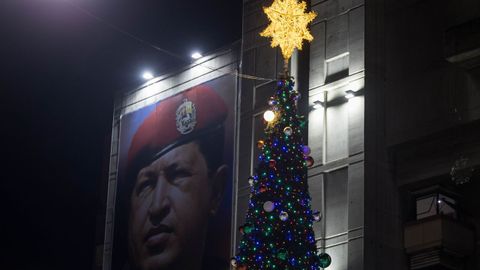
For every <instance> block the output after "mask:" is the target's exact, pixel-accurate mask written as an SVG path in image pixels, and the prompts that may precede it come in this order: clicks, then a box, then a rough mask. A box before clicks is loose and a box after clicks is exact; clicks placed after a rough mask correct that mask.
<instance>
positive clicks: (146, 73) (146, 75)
mask: <svg viewBox="0 0 480 270" xmlns="http://www.w3.org/2000/svg"><path fill="white" fill-rule="evenodd" d="M142 78H144V79H145V80H151V79H153V74H152V72H150V71H144V72H143V74H142Z"/></svg>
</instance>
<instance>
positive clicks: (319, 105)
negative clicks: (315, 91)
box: [313, 100, 323, 110]
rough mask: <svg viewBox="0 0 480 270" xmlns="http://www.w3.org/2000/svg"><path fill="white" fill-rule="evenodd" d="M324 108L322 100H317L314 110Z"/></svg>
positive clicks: (314, 103)
mask: <svg viewBox="0 0 480 270" xmlns="http://www.w3.org/2000/svg"><path fill="white" fill-rule="evenodd" d="M322 107H323V103H322V102H321V101H320V100H316V101H314V102H313V108H314V109H315V110H317V109H320V108H322Z"/></svg>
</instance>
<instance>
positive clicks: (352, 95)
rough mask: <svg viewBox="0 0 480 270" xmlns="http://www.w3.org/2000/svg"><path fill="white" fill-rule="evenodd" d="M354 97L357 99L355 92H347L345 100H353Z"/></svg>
mask: <svg viewBox="0 0 480 270" xmlns="http://www.w3.org/2000/svg"><path fill="white" fill-rule="evenodd" d="M353 97H355V92H353V91H352V90H347V91H345V98H346V99H351V98H353Z"/></svg>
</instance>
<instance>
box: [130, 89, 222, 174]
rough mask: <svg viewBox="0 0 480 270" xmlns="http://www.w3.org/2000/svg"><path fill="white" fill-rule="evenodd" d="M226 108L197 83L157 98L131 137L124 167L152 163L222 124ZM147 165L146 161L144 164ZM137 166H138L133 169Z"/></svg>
mask: <svg viewBox="0 0 480 270" xmlns="http://www.w3.org/2000/svg"><path fill="white" fill-rule="evenodd" d="M226 117H227V107H226V105H225V103H224V101H223V99H222V98H221V97H220V96H218V94H217V93H215V92H214V91H213V90H212V89H211V88H209V87H207V86H204V85H199V86H195V87H193V88H191V89H189V90H187V91H184V92H182V93H180V94H178V95H175V96H172V97H169V98H167V99H165V100H162V101H160V102H159V103H158V104H157V105H156V107H155V109H154V110H153V111H152V112H151V113H150V114H149V115H148V116H147V117H146V118H145V120H144V121H143V123H142V124H141V125H140V127H139V128H138V130H137V131H136V133H135V135H134V136H133V139H132V143H131V145H130V149H129V151H128V162H127V163H128V164H127V168H129V169H133V168H131V166H132V165H133V166H134V167H136V165H135V164H134V163H136V164H137V165H138V159H139V158H140V159H141V160H143V162H142V163H144V162H151V161H153V160H155V159H157V158H159V157H160V156H162V155H163V154H165V153H166V152H168V151H170V150H171V149H173V148H175V147H177V146H179V145H181V144H185V143H187V142H190V141H192V140H194V139H196V138H197V137H199V136H202V135H204V134H206V133H209V132H211V131H213V130H216V129H218V128H220V127H222V126H223V121H225V118H226ZM143 165H146V164H143ZM136 169H139V168H136Z"/></svg>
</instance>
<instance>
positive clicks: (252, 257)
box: [232, 78, 320, 270]
mask: <svg viewBox="0 0 480 270" xmlns="http://www.w3.org/2000/svg"><path fill="white" fill-rule="evenodd" d="M293 86H294V81H293V78H283V79H280V80H278V82H277V88H276V91H275V94H274V95H273V96H272V97H271V99H270V100H269V105H270V106H271V109H270V110H268V111H266V112H265V114H264V116H265V119H266V121H268V122H267V127H266V129H265V133H266V136H267V138H266V139H265V140H260V141H259V142H258V147H259V148H261V150H262V153H261V154H260V156H259V161H260V162H259V164H258V168H257V173H256V174H255V175H253V176H252V177H251V178H250V179H249V182H250V185H251V197H250V201H249V208H248V213H247V216H246V223H245V225H243V226H242V227H241V228H240V231H241V232H242V234H243V238H242V240H241V242H240V247H239V253H238V255H237V256H236V257H235V258H234V259H233V261H232V263H233V264H234V266H235V265H236V266H237V268H239V269H248V270H253V269H281V270H283V269H302V270H306V269H308V270H310V269H311V270H313V269H319V266H320V261H319V257H318V255H317V253H316V250H317V249H316V243H315V236H314V233H313V228H312V224H313V222H314V221H315V220H319V219H320V213H318V212H316V213H313V212H312V210H311V206H310V195H309V193H308V183H307V166H311V165H312V164H313V159H312V158H311V157H310V156H308V154H309V153H310V149H309V148H308V146H306V145H304V144H303V139H302V137H303V136H302V129H303V127H304V126H305V120H304V118H303V117H302V116H299V115H298V114H297V101H298V99H299V97H300V94H299V93H298V92H297V91H295V90H293Z"/></svg>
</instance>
